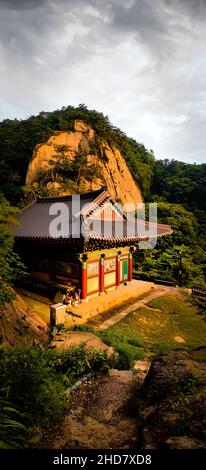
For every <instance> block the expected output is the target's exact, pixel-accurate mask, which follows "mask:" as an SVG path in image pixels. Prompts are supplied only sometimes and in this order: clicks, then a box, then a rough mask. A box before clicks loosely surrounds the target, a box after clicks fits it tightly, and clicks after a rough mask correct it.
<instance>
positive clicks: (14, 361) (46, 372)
mask: <svg viewBox="0 0 206 470" xmlns="http://www.w3.org/2000/svg"><path fill="white" fill-rule="evenodd" d="M0 386H2V387H5V388H7V390H8V397H9V400H11V401H12V403H14V404H15V405H16V406H17V407H18V408H19V409H20V410H22V412H24V414H25V416H26V418H27V420H28V422H31V423H46V422H48V421H49V420H50V419H51V418H52V419H53V420H55V419H57V418H58V417H60V416H61V415H62V413H63V411H64V409H65V403H66V400H65V394H64V387H63V382H62V381H61V380H59V377H58V374H55V372H54V370H53V368H52V367H51V365H49V364H48V361H47V358H46V355H45V354H44V352H42V351H41V349H40V348H39V347H38V346H32V347H30V346H27V347H25V346H24V347H19V348H13V349H11V350H7V349H2V350H1V351H0Z"/></svg>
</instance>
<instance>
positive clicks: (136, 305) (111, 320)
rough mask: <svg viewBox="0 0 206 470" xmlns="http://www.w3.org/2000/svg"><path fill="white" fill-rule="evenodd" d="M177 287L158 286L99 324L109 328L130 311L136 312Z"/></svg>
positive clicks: (103, 327)
mask: <svg viewBox="0 0 206 470" xmlns="http://www.w3.org/2000/svg"><path fill="white" fill-rule="evenodd" d="M175 289H176V287H167V286H161V287H157V288H156V289H155V291H154V292H152V293H151V294H149V295H148V294H147V295H145V297H143V298H142V299H141V300H137V301H136V302H133V303H132V305H129V306H128V307H126V308H125V309H124V310H123V311H122V312H119V313H117V314H116V315H114V316H113V317H111V318H109V319H108V320H106V321H104V322H103V323H102V324H101V325H99V329H100V330H107V329H108V328H110V327H111V326H113V325H115V324H116V323H118V322H119V321H120V320H122V319H123V318H124V317H126V316H127V315H128V314H129V313H131V312H134V310H138V309H139V308H141V307H143V306H144V305H146V304H147V303H148V302H150V301H151V300H154V299H156V298H157V297H160V296H161V295H164V294H166V293H168V292H171V291H173V290H175Z"/></svg>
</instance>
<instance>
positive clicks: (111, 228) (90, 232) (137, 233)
mask: <svg viewBox="0 0 206 470" xmlns="http://www.w3.org/2000/svg"><path fill="white" fill-rule="evenodd" d="M78 196H80V203H79V204H77V205H76V204H75V210H74V211H72V204H74V200H72V196H58V197H48V198H45V197H44V198H39V199H36V200H35V201H33V202H32V203H31V204H28V205H27V206H26V207H25V208H24V209H23V210H22V212H21V214H20V215H19V216H18V221H19V223H20V225H19V226H16V227H14V229H13V230H14V235H15V237H16V238H17V239H18V238H21V239H22V238H27V239H34V238H35V239H39V240H43V239H44V240H46V239H50V240H52V237H51V235H50V233H49V226H50V223H51V222H52V220H53V219H54V218H56V217H57V215H50V213H49V210H50V208H51V205H52V204H53V203H57V202H58V203H64V204H66V206H67V208H68V209H69V221H67V220H66V221H65V223H69V224H70V226H71V223H72V220H74V218H76V217H77V218H78V217H79V216H83V217H87V216H90V220H89V226H88V229H86V230H85V232H84V231H82V236H83V237H84V238H85V241H88V239H91V240H95V239H96V240H98V239H99V240H102V241H103V240H106V241H110V240H116V241H119V242H121V241H126V240H128V241H129V240H131V241H132V240H133V241H138V240H146V239H148V237H149V234H150V238H151V231H152V229H155V227H156V228H157V236H158V237H161V236H164V235H170V234H171V233H172V229H171V227H170V226H169V225H163V224H157V226H156V224H154V223H152V222H145V223H144V221H143V220H141V219H135V218H133V217H128V219H127V220H124V222H123V223H122V221H115V225H114V223H113V225H112V224H111V221H110V222H109V221H106V222H104V231H102V225H101V223H100V221H99V225H98V223H97V221H95V220H94V221H93V227H91V226H90V223H91V222H92V221H91V215H92V213H93V212H94V211H95V210H96V209H97V208H99V207H101V205H103V204H104V203H105V202H107V201H109V200H111V196H110V194H109V192H108V190H107V188H102V189H101V190H98V191H93V192H90V193H83V194H80V195H78ZM111 202H112V201H111ZM72 212H73V213H75V217H74V218H73V219H72ZM70 232H71V230H70ZM154 233H155V232H154ZM76 235H77V234H76ZM72 237H75V234H74V233H73V235H72V236H71V235H67V236H66V237H65V238H68V239H69V238H72Z"/></svg>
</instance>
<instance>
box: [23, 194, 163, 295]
mask: <svg viewBox="0 0 206 470" xmlns="http://www.w3.org/2000/svg"><path fill="white" fill-rule="evenodd" d="M18 221H19V226H17V227H15V244H16V250H17V251H18V252H19V253H20V254H21V256H22V258H23V260H24V262H25V264H26V266H27V268H28V271H29V277H28V278H27V279H26V280H25V281H24V282H25V283H26V284H27V286H29V288H35V286H42V290H43V291H44V292H53V294H55V292H56V291H57V290H58V289H60V290H62V289H63V290H64V288H65V289H67V290H68V289H76V290H78V292H79V295H80V297H81V299H82V301H87V300H88V299H90V298H92V297H93V296H97V295H101V294H103V293H104V292H105V291H109V290H110V289H115V288H118V286H120V285H121V284H122V283H127V282H130V281H131V280H132V270H133V269H132V262H133V253H134V251H135V250H136V249H138V243H139V242H140V241H141V240H147V239H148V238H149V233H150V231H151V229H152V228H153V225H154V226H155V224H153V223H152V222H144V221H143V220H142V219H138V218H135V217H132V216H130V215H127V214H125V213H124V211H123V210H122V209H121V207H120V205H118V204H117V203H116V202H115V201H114V200H112V198H111V195H110V193H109V191H108V190H107V188H105V187H104V188H102V189H100V190H98V191H94V192H89V193H83V194H79V195H75V196H67V195H66V196H57V197H40V198H37V199H35V200H34V201H33V202H32V203H30V204H28V205H27V206H26V207H25V208H24V209H23V210H22V212H21V214H20V215H19V216H18ZM156 233H157V237H162V236H165V235H170V234H171V233H172V229H171V227H170V226H169V225H163V224H156ZM53 294H52V295H53Z"/></svg>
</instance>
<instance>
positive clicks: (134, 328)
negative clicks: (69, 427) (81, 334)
mask: <svg viewBox="0 0 206 470" xmlns="http://www.w3.org/2000/svg"><path fill="white" fill-rule="evenodd" d="M76 329H79V330H84V331H90V332H92V333H94V334H97V335H98V336H99V337H100V338H101V339H102V340H103V341H104V342H105V343H106V344H108V345H111V346H113V347H114V348H115V349H116V350H117V351H118V352H119V354H120V366H121V367H124V368H127V367H130V366H131V365H132V363H133V362H134V361H135V360H138V359H151V358H153V357H154V356H156V355H157V354H159V353H161V352H164V351H169V350H172V349H177V348H183V349H186V350H193V349H196V348H200V347H201V346H206V322H205V321H204V318H203V316H201V315H198V308H197V307H196V306H195V305H193V304H192V303H190V302H189V301H188V299H187V297H186V296H185V294H184V293H183V292H182V291H175V292H171V293H170V294H166V295H164V296H161V297H159V298H157V299H155V300H152V301H150V302H149V303H148V305H147V306H144V307H142V308H141V309H138V310H136V311H134V312H132V313H130V314H128V315H127V316H126V317H124V318H123V319H122V320H121V321H120V322H118V323H116V324H115V325H113V326H112V327H111V328H108V329H107V330H104V331H100V330H98V328H97V327H94V326H93V325H88V324H87V325H83V326H79V327H78V328H77V327H76ZM204 354H205V353H204V352H203V351H201V349H198V350H196V351H195V352H194V358H195V357H196V358H197V360H198V358H201V356H202V355H204ZM199 360H200V359H199Z"/></svg>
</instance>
